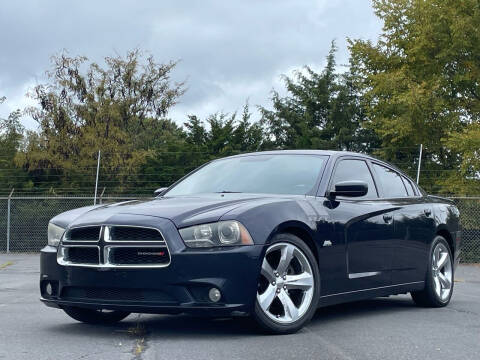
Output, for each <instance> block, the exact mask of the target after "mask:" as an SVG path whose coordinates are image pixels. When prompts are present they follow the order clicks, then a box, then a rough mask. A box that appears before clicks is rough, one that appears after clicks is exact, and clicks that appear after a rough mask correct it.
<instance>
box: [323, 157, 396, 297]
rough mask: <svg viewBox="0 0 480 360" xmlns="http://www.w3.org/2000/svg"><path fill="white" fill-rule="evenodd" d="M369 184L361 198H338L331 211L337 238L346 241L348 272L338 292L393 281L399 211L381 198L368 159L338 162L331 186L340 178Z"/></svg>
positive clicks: (343, 159)
mask: <svg viewBox="0 0 480 360" xmlns="http://www.w3.org/2000/svg"><path fill="white" fill-rule="evenodd" d="M352 180H358V181H363V182H365V183H367V184H368V193H367V194H366V195H365V196H363V197H361V198H346V197H337V198H336V199H335V200H334V201H331V202H330V206H329V208H330V209H329V213H330V216H331V218H332V220H333V221H334V225H335V241H337V242H339V243H342V242H343V243H344V244H345V274H344V278H343V281H342V282H339V283H338V284H337V286H336V287H335V292H344V291H355V290H361V289H368V288H375V287H381V286H388V285H390V284H391V257H392V241H393V240H394V227H393V219H394V216H395V211H396V210H397V209H396V208H395V207H394V206H392V204H391V203H390V202H388V201H383V200H381V199H379V196H378V191H377V187H376V185H375V182H374V180H373V177H372V174H371V171H370V169H369V167H368V165H367V162H366V161H365V160H363V159H359V158H342V159H340V160H339V161H337V164H336V166H335V169H334V173H333V176H332V179H331V181H330V185H329V187H330V188H331V189H333V187H334V186H335V184H336V183H338V182H341V181H352Z"/></svg>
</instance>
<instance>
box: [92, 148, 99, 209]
mask: <svg viewBox="0 0 480 360" xmlns="http://www.w3.org/2000/svg"><path fill="white" fill-rule="evenodd" d="M99 172H100V150H98V160H97V179H96V180H95V198H94V199H93V205H97V190H98V173H99Z"/></svg>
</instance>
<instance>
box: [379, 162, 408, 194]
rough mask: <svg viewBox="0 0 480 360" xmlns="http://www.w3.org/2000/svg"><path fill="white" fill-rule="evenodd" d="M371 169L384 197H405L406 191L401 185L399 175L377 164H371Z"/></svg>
mask: <svg viewBox="0 0 480 360" xmlns="http://www.w3.org/2000/svg"><path fill="white" fill-rule="evenodd" d="M373 168H374V169H375V173H376V174H377V176H378V180H379V181H380V184H381V185H382V188H383V191H384V192H385V197H387V198H394V197H404V196H407V190H406V189H405V185H403V181H402V178H401V177H400V175H398V174H397V173H396V172H395V171H393V170H390V169H389V168H386V167H385V166H381V165H378V164H373Z"/></svg>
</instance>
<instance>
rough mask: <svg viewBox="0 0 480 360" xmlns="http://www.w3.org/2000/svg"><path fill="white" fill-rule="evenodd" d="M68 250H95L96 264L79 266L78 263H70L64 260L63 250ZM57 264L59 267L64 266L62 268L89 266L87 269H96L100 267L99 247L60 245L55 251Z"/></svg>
mask: <svg viewBox="0 0 480 360" xmlns="http://www.w3.org/2000/svg"><path fill="white" fill-rule="evenodd" d="M69 248H74V249H77V248H97V252H98V264H81V265H80V263H76V262H71V261H69V260H65V249H69ZM57 262H58V264H60V265H64V266H89V267H98V266H100V265H101V261H100V247H99V246H98V245H60V246H59V247H58V251H57Z"/></svg>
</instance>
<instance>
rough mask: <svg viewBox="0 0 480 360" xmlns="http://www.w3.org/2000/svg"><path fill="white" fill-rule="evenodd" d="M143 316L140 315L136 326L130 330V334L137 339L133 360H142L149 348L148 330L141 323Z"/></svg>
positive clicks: (133, 350) (134, 345)
mask: <svg viewBox="0 0 480 360" xmlns="http://www.w3.org/2000/svg"><path fill="white" fill-rule="evenodd" d="M141 316H142V314H138V317H137V322H136V325H135V326H134V327H131V328H129V329H128V333H129V334H130V335H131V336H133V337H135V342H134V344H133V349H132V354H133V355H134V357H133V360H142V358H143V354H144V353H145V351H146V350H147V349H148V346H149V344H148V338H147V335H148V333H147V329H146V327H145V325H143V324H141V323H140V318H141Z"/></svg>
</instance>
